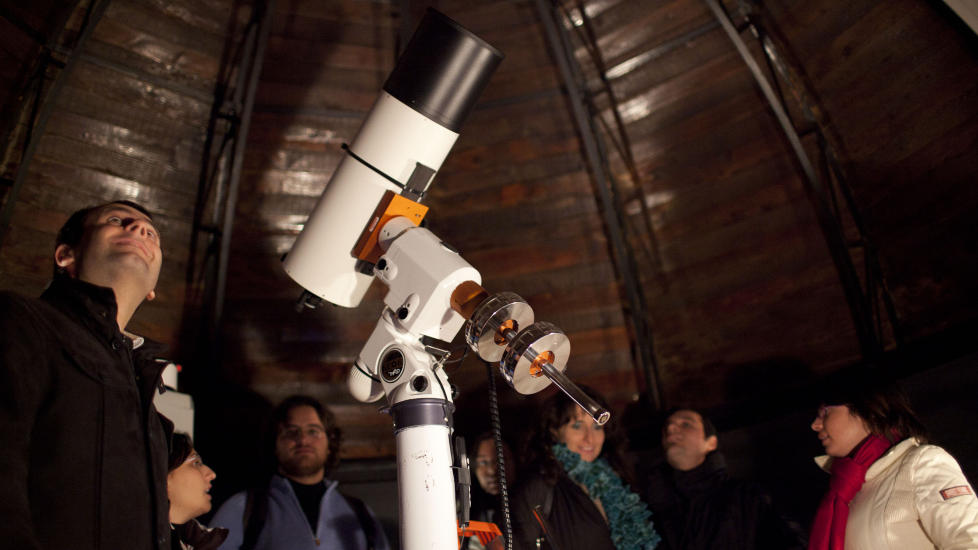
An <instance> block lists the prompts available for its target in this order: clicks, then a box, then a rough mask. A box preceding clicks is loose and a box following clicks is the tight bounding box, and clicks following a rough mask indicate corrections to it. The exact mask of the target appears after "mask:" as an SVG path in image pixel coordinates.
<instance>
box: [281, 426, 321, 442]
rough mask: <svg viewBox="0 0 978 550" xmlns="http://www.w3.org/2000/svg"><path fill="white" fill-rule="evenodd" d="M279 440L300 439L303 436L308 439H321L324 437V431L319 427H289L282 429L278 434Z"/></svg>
mask: <svg viewBox="0 0 978 550" xmlns="http://www.w3.org/2000/svg"><path fill="white" fill-rule="evenodd" d="M278 436H279V438H283V439H301V438H302V437H303V436H305V437H308V438H309V439H322V438H324V437H326V430H324V429H323V428H322V427H321V426H307V427H305V428H300V427H299V426H290V427H288V428H283V429H282V431H280V432H279V433H278Z"/></svg>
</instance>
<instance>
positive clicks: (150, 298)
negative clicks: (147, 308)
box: [146, 290, 156, 302]
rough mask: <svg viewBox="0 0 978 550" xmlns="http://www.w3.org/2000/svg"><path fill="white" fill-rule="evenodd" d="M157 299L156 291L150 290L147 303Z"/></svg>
mask: <svg viewBox="0 0 978 550" xmlns="http://www.w3.org/2000/svg"><path fill="white" fill-rule="evenodd" d="M155 299H156V290H150V291H149V294H147V295H146V301H147V302H152V301H153V300H155Z"/></svg>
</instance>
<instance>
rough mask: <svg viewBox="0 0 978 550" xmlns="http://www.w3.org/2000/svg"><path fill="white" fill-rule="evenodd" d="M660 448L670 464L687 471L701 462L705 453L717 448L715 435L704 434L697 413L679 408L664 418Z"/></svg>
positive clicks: (701, 420) (700, 418)
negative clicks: (664, 452)
mask: <svg viewBox="0 0 978 550" xmlns="http://www.w3.org/2000/svg"><path fill="white" fill-rule="evenodd" d="M662 448H663V449H665V451H666V460H667V461H668V462H669V465H670V466H672V467H673V468H675V469H677V470H682V471H688V470H692V469H693V468H695V467H697V466H699V465H700V464H702V463H703V461H704V460H706V455H707V454H709V453H710V451H713V450H715V449H716V448H717V438H716V436H715V435H711V436H710V437H706V436H705V432H704V431H703V418H702V417H701V416H700V415H699V413H697V412H696V411H688V410H679V411H676V412H674V413H672V414H671V415H670V416H669V418H667V419H666V423H665V426H664V427H663V428H662Z"/></svg>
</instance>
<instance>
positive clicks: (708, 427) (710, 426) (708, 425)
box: [662, 407, 718, 439]
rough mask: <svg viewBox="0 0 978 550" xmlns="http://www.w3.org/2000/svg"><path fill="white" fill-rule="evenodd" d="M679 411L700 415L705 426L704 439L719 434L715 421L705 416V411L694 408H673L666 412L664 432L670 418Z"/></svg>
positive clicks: (663, 425)
mask: <svg viewBox="0 0 978 550" xmlns="http://www.w3.org/2000/svg"><path fill="white" fill-rule="evenodd" d="M679 411H690V412H694V413H696V414H698V415H699V416H700V421H701V422H702V424H703V438H704V439H706V438H709V437H712V436H715V435H717V433H718V432H717V427H716V424H714V423H713V421H712V420H710V417H709V416H706V415H705V414H703V411H701V410H699V409H694V408H693V407H673V408H671V409H669V410H668V411H666V415H665V416H664V417H663V424H662V429H663V430H665V429H666V424H665V423H666V422H667V421H668V420H669V417H670V416H672V415H674V414H676V413H677V412H679Z"/></svg>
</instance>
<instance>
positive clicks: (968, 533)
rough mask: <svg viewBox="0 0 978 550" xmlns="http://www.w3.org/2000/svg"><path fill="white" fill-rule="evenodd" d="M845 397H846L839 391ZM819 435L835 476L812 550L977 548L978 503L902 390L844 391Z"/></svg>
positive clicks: (829, 403) (823, 413)
mask: <svg viewBox="0 0 978 550" xmlns="http://www.w3.org/2000/svg"><path fill="white" fill-rule="evenodd" d="M840 386H841V387H842V391H841V392H839V391H838V389H839V387H840ZM833 393H840V394H839V395H836V396H833V398H831V399H826V400H824V401H823V405H822V406H821V407H819V409H818V414H817V416H816V417H815V421H814V422H812V430H814V431H815V432H817V433H818V439H819V441H820V442H821V443H822V446H823V447H825V453H826V456H821V457H818V458H816V459H815V461H816V463H818V465H819V466H821V467H822V468H823V469H824V470H826V471H828V472H830V473H831V474H832V478H831V481H830V482H829V490H828V492H827V493H826V494H825V496H824V497H823V499H822V503H821V504H820V506H819V508H818V511H817V512H816V514H815V521H814V523H813V525H812V536H811V538H810V541H809V549H810V550H857V549H858V550H864V549H865V550H869V549H901V550H916V549H933V548H939V549H957V548H962V549H963V548H978V500H976V498H975V492H974V488H973V487H972V486H971V484H969V483H968V480H967V479H965V477H964V474H963V473H962V472H961V467H960V466H958V463H957V462H956V461H955V460H954V458H953V457H952V456H951V455H950V454H948V453H947V451H945V450H944V449H942V448H940V447H937V446H934V445H928V444H927V440H926V437H925V435H924V428H923V426H922V425H921V423H920V422H919V421H918V420H917V418H916V417H915V416H914V414H913V411H912V410H911V409H910V406H909V403H908V401H907V398H906V397H905V396H904V395H903V393H902V392H900V391H899V390H897V389H896V388H892V387H891V388H874V387H872V386H868V385H865V384H852V383H849V384H842V385H837V386H836V389H835V391H833Z"/></svg>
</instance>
